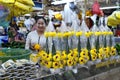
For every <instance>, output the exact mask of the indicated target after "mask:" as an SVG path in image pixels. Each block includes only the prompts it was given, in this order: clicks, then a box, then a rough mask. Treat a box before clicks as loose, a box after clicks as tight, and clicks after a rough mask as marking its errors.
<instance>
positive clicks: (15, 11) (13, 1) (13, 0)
mask: <svg viewBox="0 0 120 80" xmlns="http://www.w3.org/2000/svg"><path fill="white" fill-rule="evenodd" d="M0 4H1V5H3V6H4V7H6V8H8V9H9V15H8V17H7V19H8V20H10V19H11V18H12V17H14V16H20V15H24V14H26V13H29V12H31V11H32V10H33V6H34V2H33V1H32V0H0Z"/></svg>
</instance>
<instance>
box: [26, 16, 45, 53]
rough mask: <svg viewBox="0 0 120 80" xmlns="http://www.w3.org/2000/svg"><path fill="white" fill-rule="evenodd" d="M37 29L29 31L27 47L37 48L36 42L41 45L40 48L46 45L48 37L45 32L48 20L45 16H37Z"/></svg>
mask: <svg viewBox="0 0 120 80" xmlns="http://www.w3.org/2000/svg"><path fill="white" fill-rule="evenodd" d="M35 24H36V30H34V31H31V32H30V33H28V35H27V38H26V44H25V49H30V50H33V51H34V50H35V48H34V46H35V45H36V44H39V45H40V49H44V48H45V45H46V38H45V36H44V32H45V29H46V20H45V19H44V18H43V17H37V18H36V23H35Z"/></svg>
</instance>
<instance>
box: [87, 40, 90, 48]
mask: <svg viewBox="0 0 120 80" xmlns="http://www.w3.org/2000/svg"><path fill="white" fill-rule="evenodd" d="M87 49H88V50H90V49H91V48H90V39H89V38H88V40H87Z"/></svg>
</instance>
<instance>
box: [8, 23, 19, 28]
mask: <svg viewBox="0 0 120 80" xmlns="http://www.w3.org/2000/svg"><path fill="white" fill-rule="evenodd" d="M9 25H10V27H14V28H15V30H19V27H18V26H17V24H16V23H14V24H13V23H12V22H10V23H9Z"/></svg>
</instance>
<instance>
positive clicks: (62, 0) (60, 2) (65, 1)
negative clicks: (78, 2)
mask: <svg viewBox="0 0 120 80" xmlns="http://www.w3.org/2000/svg"><path fill="white" fill-rule="evenodd" d="M74 1H75V0H61V1H54V2H52V3H51V4H54V5H59V4H65V3H67V2H74Z"/></svg>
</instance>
